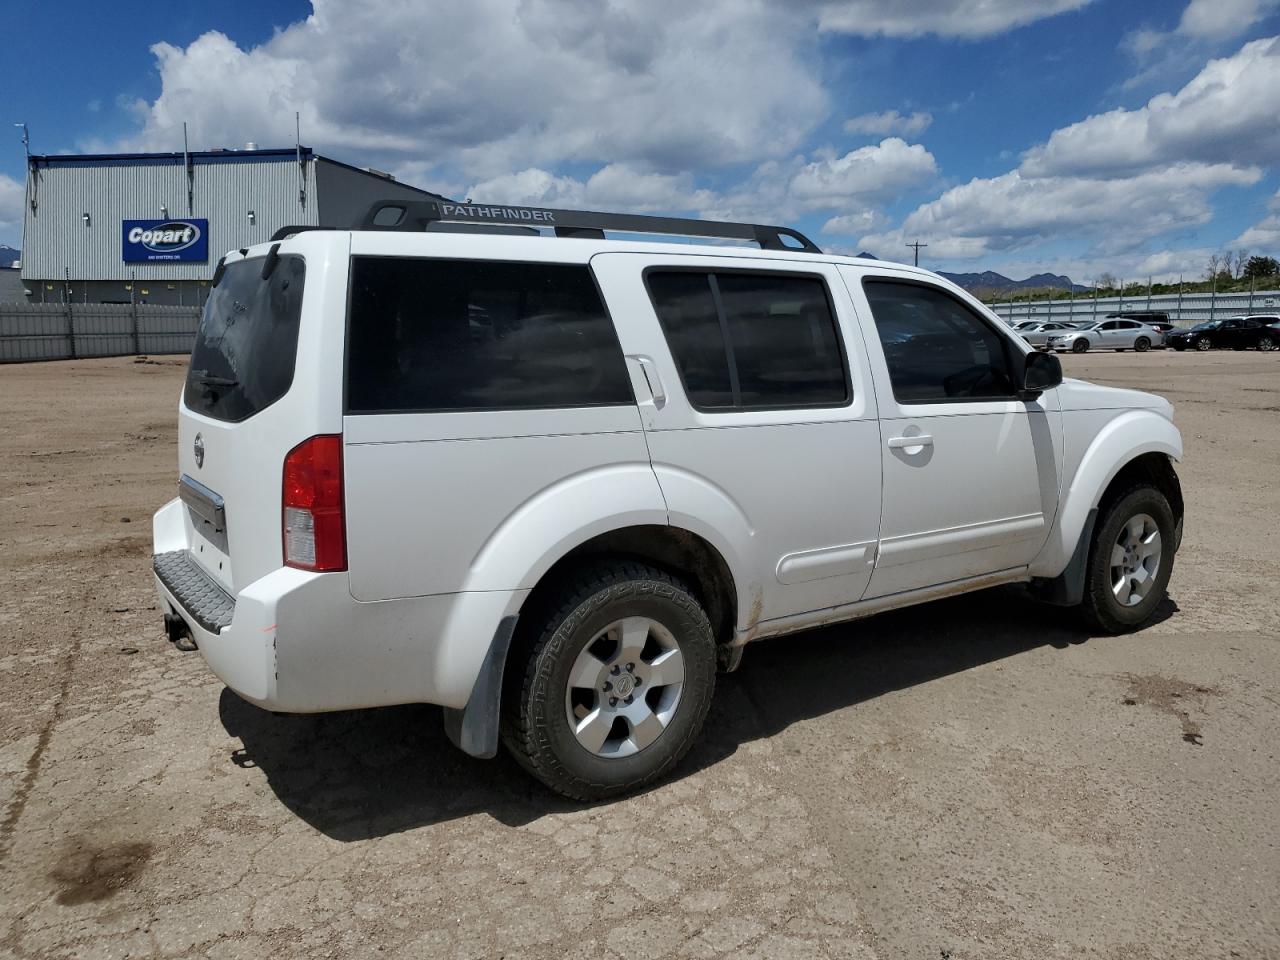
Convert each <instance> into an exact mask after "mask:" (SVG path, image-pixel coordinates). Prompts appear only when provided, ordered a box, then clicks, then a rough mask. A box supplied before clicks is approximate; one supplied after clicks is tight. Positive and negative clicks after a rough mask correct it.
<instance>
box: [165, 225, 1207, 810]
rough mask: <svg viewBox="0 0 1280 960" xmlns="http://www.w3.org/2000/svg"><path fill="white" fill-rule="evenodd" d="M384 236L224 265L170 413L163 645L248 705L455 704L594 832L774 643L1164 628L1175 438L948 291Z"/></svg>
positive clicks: (461, 237)
mask: <svg viewBox="0 0 1280 960" xmlns="http://www.w3.org/2000/svg"><path fill="white" fill-rule="evenodd" d="M475 220H481V221H486V220H487V221H491V222H492V226H490V227H485V228H484V229H480V228H477V227H476V226H475V224H474V223H472V224H470V225H469V227H468V229H467V232H459V231H458V230H456V229H454V230H451V229H449V225H450V223H453V222H456V221H463V222H466V221H475ZM364 225H365V226H366V227H368V228H370V229H358V230H332V229H317V228H300V227H299V228H286V229H283V230H281V231H279V232H278V233H277V236H276V239H275V241H274V242H271V243H268V244H261V245H258V246H256V247H252V248H249V249H247V250H241V251H238V252H235V253H230V254H228V255H227V256H226V257H225V258H224V260H223V262H222V263H221V264H220V265H219V269H218V272H217V277H216V280H215V285H214V288H213V291H212V293H211V295H210V297H209V302H208V306H207V307H206V310H205V314H204V318H203V320H202V321H201V324H200V331H199V334H198V337H197V342H196V345H195V349H194V352H193V353H192V358H191V366H190V371H189V375H188V379H187V383H186V388H185V392H184V394H183V398H182V401H181V403H180V405H179V458H178V462H179V473H180V481H179V497H178V498H177V499H175V500H173V501H172V502H170V503H168V504H166V505H165V506H164V507H163V508H162V509H161V510H160V511H159V512H158V513H157V514H156V516H155V522H154V538H155V550H154V553H155V559H154V566H155V574H156V583H157V587H158V590H159V594H160V599H161V602H162V605H163V606H162V609H163V610H165V611H166V616H165V620H166V626H167V629H168V632H169V636H170V639H171V640H174V641H175V642H178V643H179V644H180V645H182V646H184V647H187V648H195V647H198V649H199V651H200V653H201V654H202V655H203V656H204V658H205V659H206V660H207V662H208V664H209V666H210V667H211V668H212V669H213V671H214V672H215V673H216V674H217V675H218V676H219V677H220V678H221V679H222V680H223V681H224V682H225V683H226V684H227V685H228V686H229V687H231V689H233V690H235V691H236V692H237V693H239V694H240V695H241V696H242V697H244V698H246V699H247V700H250V701H252V702H253V703H255V704H259V705H261V706H263V707H265V708H268V709H271V710H276V711H286V712H308V711H324V710H344V709H348V708H354V707H373V706H379V705H384V704H398V703H407V702H427V703H435V704H440V705H441V706H443V707H444V708H445V724H446V728H447V730H448V732H449V734H450V736H451V738H452V739H453V741H454V742H455V743H456V744H458V746H460V747H461V748H462V749H463V750H465V751H467V752H468V753H470V754H473V755H476V756H486V757H487V756H492V755H493V754H494V753H495V752H496V751H497V748H498V744H499V742H500V741H502V742H505V744H506V746H507V747H508V749H509V750H510V751H511V752H512V753H513V754H514V755H515V756H516V757H517V759H518V760H519V761H520V762H521V763H522V764H523V765H524V766H525V767H526V768H527V769H528V770H529V771H530V772H531V773H533V774H534V775H535V776H536V777H538V778H540V779H541V780H542V781H543V782H544V783H546V784H548V785H549V786H550V787H552V788H553V789H555V790H558V791H560V792H562V793H564V794H567V795H569V796H573V797H578V798H596V797H603V796H608V795H613V794H617V793H620V792H623V791H626V790H630V789H633V788H636V787H637V786H639V785H641V784H645V783H648V782H650V781H652V780H654V779H655V778H657V777H660V776H662V775H663V774H664V773H665V772H666V771H668V770H669V769H670V768H671V767H672V765H673V764H675V763H676V762H677V760H679V758H680V757H681V756H682V755H683V754H684V753H685V752H686V751H687V750H688V748H689V745H690V743H691V742H692V740H693V739H694V737H695V736H696V735H697V733H698V729H699V727H700V726H701V724H702V722H703V718H704V717H705V716H706V713H707V708H708V705H709V703H710V701H711V696H712V691H713V689H714V686H715V676H716V671H717V667H719V669H721V670H732V669H734V668H735V667H736V666H737V665H738V662H739V660H740V658H741V654H742V648H743V646H744V645H745V644H747V643H749V642H751V641H753V640H757V639H760V638H762V637H770V636H777V635H779V634H785V633H791V632H793V631H797V630H803V629H805V628H806V627H812V626H814V625H817V624H825V623H833V622H837V621H845V620H854V619H856V618H858V617H864V616H867V615H868V614H872V613H876V612H878V611H882V610H887V609H890V608H894V607H901V606H905V605H908V604H914V603H920V602H923V601H927V600H931V599H934V598H937V597H943V596H949V595H952V594H957V593H961V592H964V591H968V590H976V589H979V588H982V587H988V586H991V585H993V584H1000V583H1010V582H1016V581H1024V582H1030V584H1031V587H1032V589H1033V590H1034V591H1036V592H1037V593H1038V594H1039V595H1040V596H1042V597H1043V598H1044V599H1046V600H1048V601H1050V602H1055V603H1059V604H1064V605H1074V606H1079V607H1080V608H1081V609H1082V610H1083V612H1084V614H1085V615H1086V618H1087V620H1088V621H1089V622H1090V623H1091V624H1092V626H1093V628H1094V629H1095V630H1097V631H1102V632H1118V631H1123V630H1127V629H1131V628H1134V627H1137V626H1139V625H1140V624H1142V623H1143V622H1145V621H1146V620H1147V619H1148V618H1149V617H1150V616H1151V615H1152V613H1153V612H1154V610H1155V608H1156V606H1157V605H1158V604H1160V603H1161V601H1162V599H1163V598H1164V595H1165V588H1166V584H1167V583H1168V580H1169V574H1170V570H1171V568H1172V564H1173V558H1174V553H1175V551H1176V550H1177V547H1178V543H1179V540H1180V538H1181V531H1182V510H1183V505H1182V497H1181V493H1180V490H1179V484H1178V479H1177V476H1176V475H1175V473H1174V471H1173V468H1172V465H1171V461H1173V460H1175V459H1177V458H1178V457H1179V456H1180V455H1181V452H1182V443H1181V439H1180V437H1179V434H1178V431H1177V429H1176V428H1175V427H1174V426H1173V423H1172V421H1171V413H1172V408H1171V406H1170V404H1169V403H1168V402H1167V401H1165V400H1163V399H1161V398H1159V397H1156V396H1152V395H1150V394H1146V393H1139V392H1136V391H1132V390H1118V389H1112V388H1108V387H1100V386H1094V385H1091V384H1088V383H1083V382H1080V381H1073V380H1066V381H1064V380H1062V376H1061V368H1060V367H1059V364H1058V361H1057V358H1056V357H1054V356H1052V355H1049V354H1041V353H1037V352H1036V351H1034V350H1032V349H1031V348H1030V347H1029V346H1028V345H1027V344H1026V343H1025V342H1023V340H1022V339H1021V338H1019V337H1018V336H1017V335H1015V334H1013V333H1012V332H1011V331H1010V330H1009V329H1008V328H1007V327H1006V326H1005V325H1004V324H1003V323H1002V322H1001V321H1000V320H999V319H998V318H996V317H995V315H994V314H992V313H991V312H990V311H989V310H988V309H987V308H986V307H984V306H983V305H982V304H981V303H979V302H978V301H977V300H975V299H973V298H972V297H970V296H969V295H968V294H966V293H965V292H964V291H963V290H961V289H960V288H959V287H957V286H955V285H954V284H951V283H948V282H947V281H946V280H943V279H942V278H940V277H938V276H936V275H934V274H932V273H929V272H927V271H924V270H920V269H915V268H912V267H908V266H901V265H897V264H890V263H885V262H881V261H875V260H859V259H855V258H848V257H838V256H828V255H824V254H822V253H821V252H819V251H818V250H817V248H816V247H814V246H813V245H812V244H811V243H810V242H809V241H807V240H806V239H805V238H803V237H802V236H800V235H799V234H796V233H794V232H793V231H789V230H785V229H782V228H771V227H759V226H754V225H742V224H717V223H707V222H700V221H678V220H666V219H660V218H644V217H622V216H610V215H602V214H583V213H572V212H567V211H553V210H542V209H537V210H534V209H530V208H512V207H483V206H481V207H475V206H468V205H457V204H445V203H441V204H438V205H437V204H435V203H423V204H412V205H410V206H409V207H408V208H406V207H405V206H404V205H403V204H399V205H396V204H380V205H377V206H375V208H374V210H372V211H370V214H369V216H368V217H367V218H366V219H365V221H364ZM539 227H541V228H543V229H544V230H545V229H547V228H549V227H550V228H554V230H555V233H556V234H557V236H555V237H548V236H541V235H538V236H534V235H518V234H519V233H520V232H521V231H523V232H524V233H526V234H530V233H536V232H537V228H539ZM410 228H413V229H410ZM423 228H425V229H423ZM605 230H619V231H631V232H643V233H648V234H658V233H668V234H691V235H699V236H710V237H715V238H739V239H742V238H750V239H755V240H757V241H758V242H759V243H760V245H761V246H762V247H764V248H765V249H760V250H755V249H746V248H744V247H741V246H738V247H733V246H727V245H718V246H717V245H679V244H671V243H662V242H655V241H649V242H624V241H618V240H611V239H605V238H604V237H605V234H604V231H605ZM513 233H514V234H517V235H513Z"/></svg>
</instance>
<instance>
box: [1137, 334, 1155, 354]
mask: <svg viewBox="0 0 1280 960" xmlns="http://www.w3.org/2000/svg"><path fill="white" fill-rule="evenodd" d="M1133 349H1135V350H1137V351H1138V352H1139V353H1146V352H1147V351H1148V350H1150V349H1151V340H1150V339H1149V338H1148V337H1139V338H1138V339H1137V340H1135V341H1133Z"/></svg>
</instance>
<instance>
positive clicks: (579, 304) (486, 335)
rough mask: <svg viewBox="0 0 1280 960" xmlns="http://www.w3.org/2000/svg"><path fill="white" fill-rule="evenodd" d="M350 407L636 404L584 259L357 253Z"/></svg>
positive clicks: (350, 324) (350, 334)
mask: <svg viewBox="0 0 1280 960" xmlns="http://www.w3.org/2000/svg"><path fill="white" fill-rule="evenodd" d="M347 323H348V331H347V410H348V411H349V412H351V413H395V412H415V411H416V412H426V411H446V410H519V409H538V408H548V407H588V406H605V405H613V404H629V403H633V402H634V400H633V397H632V393H631V381H630V379H629V378H628V376H627V369H626V364H625V363H624V361H623V359H622V348H621V346H620V345H619V344H618V337H617V334H616V332H615V331H614V329H613V323H612V321H611V320H610V319H609V316H608V314H607V313H606V312H605V309H604V304H603V302H602V301H601V299H600V293H599V291H598V290H597V289H596V286H595V282H594V280H593V279H592V276H591V273H590V271H589V269H588V268H587V267H586V266H580V265H566V264H541V263H506V262H502V263H499V262H490V261H480V260H426V259H409V258H393V257H353V258H352V261H351V304H350V311H349V316H348V320H347Z"/></svg>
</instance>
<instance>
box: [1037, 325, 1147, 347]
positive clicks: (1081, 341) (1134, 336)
mask: <svg viewBox="0 0 1280 960" xmlns="http://www.w3.org/2000/svg"><path fill="white" fill-rule="evenodd" d="M1162 343H1164V334H1162V333H1161V332H1160V331H1159V330H1157V329H1156V328H1155V327H1149V326H1147V325H1146V324H1145V323H1139V322H1138V321H1136V320H1103V321H1102V322H1101V323H1095V324H1094V325H1093V326H1091V327H1085V328H1084V329H1083V330H1069V331H1065V332H1060V333H1055V334H1050V336H1049V339H1048V341H1047V342H1046V346H1047V347H1048V348H1049V349H1050V350H1070V351H1071V352H1072V353H1084V352H1085V351H1086V350H1092V349H1100V350H1117V351H1119V350H1136V351H1138V353H1143V352H1145V351H1147V350H1150V349H1151V348H1152V347H1153V346H1159V345H1160V344H1162Z"/></svg>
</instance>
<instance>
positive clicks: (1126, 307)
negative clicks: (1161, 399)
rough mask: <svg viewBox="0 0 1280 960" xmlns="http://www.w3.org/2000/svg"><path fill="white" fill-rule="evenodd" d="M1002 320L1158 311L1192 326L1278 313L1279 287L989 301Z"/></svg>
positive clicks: (1067, 318)
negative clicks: (1245, 290) (1134, 295)
mask: <svg viewBox="0 0 1280 960" xmlns="http://www.w3.org/2000/svg"><path fill="white" fill-rule="evenodd" d="M988 306H989V307H991V309H992V310H994V311H995V312H996V313H997V314H998V315H999V316H1000V317H1002V318H1003V319H1005V320H1012V321H1019V320H1050V319H1052V320H1092V319H1094V318H1095V317H1096V318H1097V319H1099V320H1101V319H1102V318H1103V317H1105V316H1106V315H1107V314H1108V313H1119V312H1120V311H1122V310H1123V311H1125V312H1130V311H1142V310H1160V311H1162V312H1164V313H1167V314H1169V319H1170V320H1171V321H1172V322H1174V323H1176V324H1178V325H1179V326H1191V325H1192V324H1195V323H1200V322H1201V321H1202V320H1218V319H1221V318H1223V317H1238V316H1240V315H1241V314H1244V313H1274V314H1277V315H1280V290H1256V291H1254V292H1253V293H1252V294H1249V293H1219V294H1212V293H1184V294H1183V295H1182V296H1181V298H1179V296H1178V295H1177V294H1176V293H1168V294H1159V295H1156V296H1153V297H1151V298H1150V299H1149V300H1148V298H1147V297H1146V296H1145V295H1144V296H1138V297H1105V298H1103V299H1100V300H1097V301H1094V300H1093V299H1092V298H1088V299H1086V298H1083V297H1076V298H1075V299H1074V300H1040V301H1034V302H1031V303H1025V302H1023V303H1013V304H1010V303H1008V302H1007V301H1006V302H1004V303H992V304H988Z"/></svg>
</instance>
